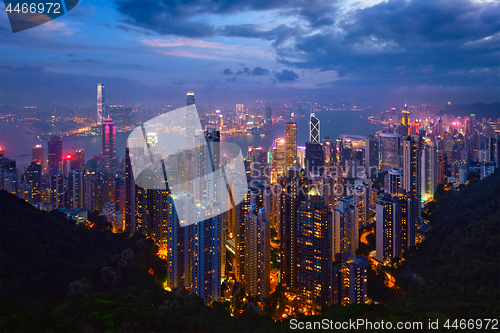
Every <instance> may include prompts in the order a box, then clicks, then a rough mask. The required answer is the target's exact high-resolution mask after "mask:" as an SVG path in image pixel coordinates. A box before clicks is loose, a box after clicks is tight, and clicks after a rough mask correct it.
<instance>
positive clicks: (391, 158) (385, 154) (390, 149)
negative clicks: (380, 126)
mask: <svg viewBox="0 0 500 333" xmlns="http://www.w3.org/2000/svg"><path fill="white" fill-rule="evenodd" d="M379 147H380V172H384V171H389V170H390V169H397V168H398V167H399V155H400V151H401V148H400V136H399V135H398V134H391V133H380V144H379Z"/></svg>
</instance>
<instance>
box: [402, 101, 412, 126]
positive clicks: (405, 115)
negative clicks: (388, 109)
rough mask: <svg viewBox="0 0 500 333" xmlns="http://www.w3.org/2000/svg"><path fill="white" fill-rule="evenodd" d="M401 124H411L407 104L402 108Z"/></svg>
mask: <svg viewBox="0 0 500 333" xmlns="http://www.w3.org/2000/svg"><path fill="white" fill-rule="evenodd" d="M401 125H404V126H410V110H409V109H408V107H407V106H406V104H405V107H404V108H403V110H401Z"/></svg>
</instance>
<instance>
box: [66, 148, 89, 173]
mask: <svg viewBox="0 0 500 333" xmlns="http://www.w3.org/2000/svg"><path fill="white" fill-rule="evenodd" d="M70 164H71V170H82V169H84V168H85V153H84V151H83V149H78V150H76V151H75V155H74V156H73V159H72V160H71V162H70Z"/></svg>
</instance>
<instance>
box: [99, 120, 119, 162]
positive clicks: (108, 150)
mask: <svg viewBox="0 0 500 333" xmlns="http://www.w3.org/2000/svg"><path fill="white" fill-rule="evenodd" d="M101 142H102V150H101V152H102V160H103V165H104V168H105V169H106V170H108V171H110V172H114V171H115V170H116V127H115V122H114V121H113V119H109V118H108V119H106V120H104V122H103V123H102V130H101Z"/></svg>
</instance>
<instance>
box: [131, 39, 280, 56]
mask: <svg viewBox="0 0 500 333" xmlns="http://www.w3.org/2000/svg"><path fill="white" fill-rule="evenodd" d="M140 42H141V43H142V44H144V45H146V46H149V47H151V48H152V49H153V50H156V52H158V53H162V54H168V55H172V56H178V57H185V58H195V59H207V60H229V61H241V59H240V58H241V57H242V56H245V57H257V58H270V57H271V56H272V55H271V54H270V53H269V52H268V51H266V50H265V49H263V48H261V47H257V46H253V45H239V44H224V43H218V42H209V41H204V40H197V39H189V38H152V39H148V38H143V39H141V41H140Z"/></svg>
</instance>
